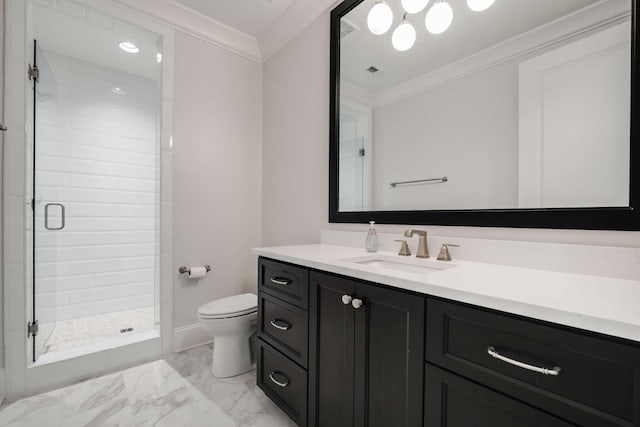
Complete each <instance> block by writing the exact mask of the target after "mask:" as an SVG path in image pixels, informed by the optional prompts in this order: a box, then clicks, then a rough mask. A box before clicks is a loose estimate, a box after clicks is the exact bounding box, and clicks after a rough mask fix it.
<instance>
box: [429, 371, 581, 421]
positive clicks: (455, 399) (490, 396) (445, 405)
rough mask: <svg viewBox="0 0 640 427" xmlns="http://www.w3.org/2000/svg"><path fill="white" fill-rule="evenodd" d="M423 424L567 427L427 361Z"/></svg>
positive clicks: (541, 413)
mask: <svg viewBox="0 0 640 427" xmlns="http://www.w3.org/2000/svg"><path fill="white" fill-rule="evenodd" d="M424 402H425V419H424V425H425V427H467V426H492V427H538V426H545V427H569V426H572V425H574V424H569V423H567V422H566V421H563V420H561V419H559V418H556V417H554V416H552V415H549V414H547V413H545V412H542V411H540V410H538V409H536V408H533V407H530V406H528V405H525V404H524V403H521V402H518V401H517V400H514V399H511V398H509V397H507V396H504V395H502V394H500V393H496V392H494V391H492V390H490V389H488V388H485V387H482V386H480V385H477V384H475V383H473V382H471V381H467V380H465V379H463V378H461V377H459V376H457V375H454V374H451V373H448V372H446V371H443V370H442V369H439V368H436V367H435V366H432V365H429V364H427V366H426V369H425V396H424Z"/></svg>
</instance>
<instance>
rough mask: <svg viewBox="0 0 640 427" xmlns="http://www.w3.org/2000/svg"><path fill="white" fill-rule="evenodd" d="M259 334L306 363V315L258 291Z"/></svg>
mask: <svg viewBox="0 0 640 427" xmlns="http://www.w3.org/2000/svg"><path fill="white" fill-rule="evenodd" d="M258 312H259V319H260V329H259V331H260V338H262V339H263V340H265V341H267V342H268V343H269V344H271V345H273V346H274V347H276V348H278V349H279V350H280V351H282V352H284V353H285V354H286V355H287V356H289V357H290V358H291V359H293V360H294V361H296V362H298V363H299V364H300V365H302V366H303V367H305V368H306V367H307V359H308V357H307V354H308V348H309V327H308V325H309V315H308V313H307V312H306V311H304V310H302V309H301V308H298V307H296V306H294V305H291V304H289V303H286V302H284V301H282V300H280V299H278V298H275V297H273V296H270V295H268V294H265V293H263V292H261V293H260V303H259V307H258Z"/></svg>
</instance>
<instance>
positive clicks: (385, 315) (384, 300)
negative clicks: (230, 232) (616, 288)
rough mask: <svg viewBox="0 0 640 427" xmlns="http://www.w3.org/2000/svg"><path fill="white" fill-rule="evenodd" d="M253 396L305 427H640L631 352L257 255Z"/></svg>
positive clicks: (560, 329) (638, 366) (580, 333)
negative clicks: (261, 395)
mask: <svg viewBox="0 0 640 427" xmlns="http://www.w3.org/2000/svg"><path fill="white" fill-rule="evenodd" d="M258 294H259V295H258V297H259V305H258V319H259V327H258V337H259V340H258V349H259V351H258V357H257V361H258V373H257V378H258V386H259V387H260V388H261V389H262V390H264V392H265V393H266V394H267V396H269V397H270V398H271V399H272V400H273V401H274V402H275V403H276V404H277V405H278V406H280V408H282V409H283V410H284V411H285V412H286V413H287V414H288V415H289V416H290V417H291V418H292V419H293V420H294V421H295V422H296V423H297V424H298V425H300V426H306V425H309V426H314V427H316V426H317V427H349V426H357V427H364V426H371V427H378V426H379V427H389V426H393V427H414V426H415V427H418V426H425V427H467V426H479V427H482V426H492V427H494V426H505V427H507V426H508V427H520V426H552V427H556V426H558V427H560V426H585V427H614V426H615V427H640V345H638V343H635V342H630V341H627V340H623V339H617V338H613V337H610V336H604V335H601V334H596V333H591V332H588V331H584V330H578V329H574V328H569V327H565V326H560V325H556V324H551V323H548V322H543V321H539V320H535V319H530V318H525V317H522V316H516V315H511V314H507V313H503V312H498V311H495V310H490V309H487V308H482V307H477V306H471V305H468V304H462V303H458V302H454V301H450V300H444V299H440V298H435V297H432V296H429V295H423V294H419V293H415V292H409V291H406V290H402V289H395V288H393V287H389V286H386V285H378V284H375V283H370V282H365V281H362V280H358V279H354V278H349V277H344V276H338V275H335V274H330V273H325V272H322V271H317V270H313V269H309V268H304V267H300V266H296V265H291V264H289V263H284V262H279V261H274V260H271V259H264V258H260V261H259V285H258Z"/></svg>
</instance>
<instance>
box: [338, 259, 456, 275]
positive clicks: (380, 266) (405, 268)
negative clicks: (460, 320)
mask: <svg viewBox="0 0 640 427" xmlns="http://www.w3.org/2000/svg"><path fill="white" fill-rule="evenodd" d="M342 261H346V262H352V263H354V264H359V265H362V266H366V267H371V268H372V269H375V270H380V271H387V272H394V271H400V272H403V273H409V274H418V275H423V274H429V273H435V272H437V271H440V270H446V269H448V268H453V267H456V266H455V265H452V264H445V263H444V262H443V261H431V260H428V259H421V258H414V257H406V258H402V257H400V256H391V255H368V256H363V257H357V258H345V259H343V260H342Z"/></svg>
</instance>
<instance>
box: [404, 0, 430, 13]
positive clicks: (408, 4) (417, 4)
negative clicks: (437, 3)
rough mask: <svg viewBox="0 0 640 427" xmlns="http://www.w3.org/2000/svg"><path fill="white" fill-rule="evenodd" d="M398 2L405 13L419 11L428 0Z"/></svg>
mask: <svg viewBox="0 0 640 427" xmlns="http://www.w3.org/2000/svg"><path fill="white" fill-rule="evenodd" d="M400 3H402V7H403V9H404V10H405V11H406V12H407V13H420V12H422V11H423V10H424V8H425V7H427V4H429V0H401V1H400Z"/></svg>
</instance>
